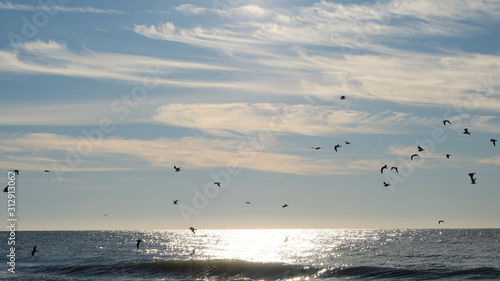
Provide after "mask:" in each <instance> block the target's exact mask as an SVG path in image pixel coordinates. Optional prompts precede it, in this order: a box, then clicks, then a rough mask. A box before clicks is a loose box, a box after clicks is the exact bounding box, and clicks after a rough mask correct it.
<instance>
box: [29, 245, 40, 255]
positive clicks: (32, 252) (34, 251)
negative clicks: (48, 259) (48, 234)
mask: <svg viewBox="0 0 500 281" xmlns="http://www.w3.org/2000/svg"><path fill="white" fill-rule="evenodd" d="M36 247H38V245H36V246H35V247H33V250H31V255H32V256H34V255H35V253H36Z"/></svg>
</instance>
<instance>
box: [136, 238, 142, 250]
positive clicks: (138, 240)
mask: <svg viewBox="0 0 500 281" xmlns="http://www.w3.org/2000/svg"><path fill="white" fill-rule="evenodd" d="M141 242H142V240H141V239H137V244H135V246H136V247H137V249H139V244H141Z"/></svg>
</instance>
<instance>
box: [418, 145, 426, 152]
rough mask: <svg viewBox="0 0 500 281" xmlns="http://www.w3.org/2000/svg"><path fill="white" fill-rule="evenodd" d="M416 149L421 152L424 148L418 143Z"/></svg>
mask: <svg viewBox="0 0 500 281" xmlns="http://www.w3.org/2000/svg"><path fill="white" fill-rule="evenodd" d="M417 149H418V151H419V152H422V151H424V150H425V148H422V147H421V146H420V145H419V146H418V147H417Z"/></svg>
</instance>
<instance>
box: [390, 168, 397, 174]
mask: <svg viewBox="0 0 500 281" xmlns="http://www.w3.org/2000/svg"><path fill="white" fill-rule="evenodd" d="M392 170H395V171H396V173H398V174H399V171H398V167H391V171H392Z"/></svg>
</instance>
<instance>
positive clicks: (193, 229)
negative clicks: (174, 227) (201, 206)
mask: <svg viewBox="0 0 500 281" xmlns="http://www.w3.org/2000/svg"><path fill="white" fill-rule="evenodd" d="M189 229H190V230H191V231H192V232H193V234H196V232H195V230H196V228H194V227H192V226H190V227H189Z"/></svg>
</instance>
